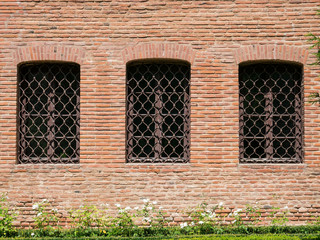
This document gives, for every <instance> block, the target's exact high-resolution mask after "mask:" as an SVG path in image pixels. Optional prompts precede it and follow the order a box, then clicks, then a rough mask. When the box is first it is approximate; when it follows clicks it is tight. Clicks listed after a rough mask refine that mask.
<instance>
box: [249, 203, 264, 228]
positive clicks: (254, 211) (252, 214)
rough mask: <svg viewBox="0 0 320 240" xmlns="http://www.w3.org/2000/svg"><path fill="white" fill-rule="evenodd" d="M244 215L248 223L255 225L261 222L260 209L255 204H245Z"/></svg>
mask: <svg viewBox="0 0 320 240" xmlns="http://www.w3.org/2000/svg"><path fill="white" fill-rule="evenodd" d="M245 213H246V217H247V218H248V223H249V225H257V224H258V223H259V222H261V219H260V218H261V209H260V207H258V206H257V205H254V206H252V205H250V204H247V205H246V208H245Z"/></svg>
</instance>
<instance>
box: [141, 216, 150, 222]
mask: <svg viewBox="0 0 320 240" xmlns="http://www.w3.org/2000/svg"><path fill="white" fill-rule="evenodd" d="M142 220H143V221H145V222H151V219H150V218H149V217H144V218H143V219H142Z"/></svg>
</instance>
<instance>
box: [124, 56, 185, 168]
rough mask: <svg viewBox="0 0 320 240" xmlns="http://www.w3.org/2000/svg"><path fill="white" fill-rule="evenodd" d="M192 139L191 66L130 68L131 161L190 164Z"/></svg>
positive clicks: (143, 64)
mask: <svg viewBox="0 0 320 240" xmlns="http://www.w3.org/2000/svg"><path fill="white" fill-rule="evenodd" d="M189 136H190V65H187V64H184V63H159V62H157V63H133V64H130V65H128V66H127V162H130V163H138V162H139V163H146V162H148V163H163V162H165V163H186V162H188V161H189V158H190V156H189V155H190V137H189Z"/></svg>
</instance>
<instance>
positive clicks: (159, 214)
mask: <svg viewBox="0 0 320 240" xmlns="http://www.w3.org/2000/svg"><path fill="white" fill-rule="evenodd" d="M143 203H144V205H143V206H142V208H141V209H139V208H136V210H137V216H139V217H141V220H142V223H143V225H146V226H149V227H156V228H163V227H165V226H167V225H168V221H169V219H170V218H166V213H165V212H164V211H163V208H162V207H161V206H159V207H156V205H157V202H156V201H153V202H151V201H150V199H143Z"/></svg>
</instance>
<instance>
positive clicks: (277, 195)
mask: <svg viewBox="0 0 320 240" xmlns="http://www.w3.org/2000/svg"><path fill="white" fill-rule="evenodd" d="M318 8H319V1H318V0H303V1H300V0H290V1H288V0H277V1H268V0H254V1H247V0H229V1H228V0H225V1H223V0H222V1H174V0H166V1H155V0H147V1H145V0H136V1H128V0H127V1H125V0H108V1H99V0H98V1H90V0H87V1H83V0H70V1H62V0H59V1H48V0H34V1H31V0H30V1H13V0H2V1H1V3H0V166H1V167H0V192H8V196H9V197H10V199H11V200H12V201H15V202H16V203H18V206H19V207H20V208H21V210H25V211H26V215H25V217H24V218H22V219H21V224H22V225H25V226H27V225H28V224H29V221H30V216H28V215H27V213H28V211H29V210H31V206H32V202H35V201H38V200H41V199H43V198H46V199H50V200H52V201H54V202H55V203H56V204H58V205H60V206H64V207H72V206H79V205H80V204H81V203H82V202H83V201H89V202H92V203H95V204H98V203H109V204H111V205H113V204H114V203H118V202H120V203H122V204H123V205H124V206H131V207H133V206H136V205H137V204H138V203H139V204H140V203H141V199H143V198H150V199H152V200H156V201H158V202H159V204H161V205H162V206H164V207H165V208H166V209H171V210H173V209H176V208H185V207H187V206H194V205H196V204H198V203H200V202H202V201H207V202H209V203H217V202H220V201H223V202H224V203H225V204H226V205H229V206H239V207H240V206H243V205H245V204H252V203H255V202H259V204H260V205H261V206H265V205H273V206H278V207H283V206H288V207H289V208H291V209H295V210H294V211H295V212H296V213H297V214H296V215H295V216H296V218H292V219H293V220H304V219H303V217H305V215H304V214H299V209H302V210H301V212H305V211H306V209H307V210H310V212H312V211H314V212H316V213H318V214H319V212H320V143H319V142H320V131H319V130H320V127H319V126H320V120H319V114H320V108H319V106H316V105H315V106H312V105H310V104H309V103H308V102H307V96H308V95H309V94H310V93H311V92H314V91H319V90H320V79H319V77H318V75H319V73H320V71H319V67H317V66H311V65H309V64H311V63H312V62H313V61H314V60H315V58H314V56H313V55H312V52H313V50H311V52H309V46H310V44H309V43H308V42H307V37H306V36H305V34H306V33H308V32H313V33H315V34H318V35H319V34H320V28H319V26H320V18H319V17H316V15H315V12H316V10H317V9H318ZM145 58H151V59H152V58H170V59H182V60H186V61H188V62H190V63H191V159H190V163H189V164H126V163H125V75H126V63H127V62H128V61H131V60H138V59H145ZM38 60H42V61H43V60H58V61H73V62H76V63H79V64H80V66H81V84H80V85H81V100H80V104H81V110H80V111H81V126H80V134H81V137H80V141H81V142H80V147H81V152H80V164H74V165H63V164H42V165H41V164H38V165H32V164H16V161H17V146H16V145H17V144H16V142H17V65H18V64H20V63H23V62H26V61H38ZM253 60H284V61H294V62H298V63H301V64H303V65H304V90H305V93H304V95H305V106H304V128H305V129H304V130H305V132H304V144H305V146H304V151H305V157H304V162H303V164H287V165H286V164H281V165H276V164H258V165H257V164H255V165H254V164H239V95H238V90H239V89H238V64H239V63H241V62H245V61H253ZM299 217H301V218H300V219H299Z"/></svg>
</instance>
